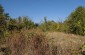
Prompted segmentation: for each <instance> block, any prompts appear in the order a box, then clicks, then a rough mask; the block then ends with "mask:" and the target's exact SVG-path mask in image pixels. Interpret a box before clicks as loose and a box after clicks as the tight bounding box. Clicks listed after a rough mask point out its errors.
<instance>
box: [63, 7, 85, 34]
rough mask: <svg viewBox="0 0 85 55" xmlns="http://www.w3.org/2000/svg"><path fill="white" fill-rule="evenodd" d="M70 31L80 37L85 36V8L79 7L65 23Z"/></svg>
mask: <svg viewBox="0 0 85 55" xmlns="http://www.w3.org/2000/svg"><path fill="white" fill-rule="evenodd" d="M65 23H66V25H68V31H69V32H71V33H74V34H78V35H85V8H84V7H82V6H79V7H78V8H77V9H75V11H74V12H72V13H71V14H70V15H69V17H68V19H67V20H66V21H65Z"/></svg>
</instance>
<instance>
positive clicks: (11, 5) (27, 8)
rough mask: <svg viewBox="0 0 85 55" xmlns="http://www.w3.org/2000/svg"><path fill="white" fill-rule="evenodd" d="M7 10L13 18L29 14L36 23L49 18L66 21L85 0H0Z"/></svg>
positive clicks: (83, 4)
mask: <svg viewBox="0 0 85 55" xmlns="http://www.w3.org/2000/svg"><path fill="white" fill-rule="evenodd" d="M0 4H1V5H2V6H3V7H4V9H5V12H6V13H9V15H10V16H11V17H13V18H17V17H19V16H28V17H30V18H31V19H32V20H33V21H34V22H35V23H40V22H42V21H43V20H44V17H45V16H46V17H47V20H54V21H55V22H58V21H60V22H62V21H64V20H65V19H66V18H67V17H68V16H69V15H70V13H71V12H73V11H74V10H75V9H76V8H77V7H78V6H84V7H85V0H0Z"/></svg>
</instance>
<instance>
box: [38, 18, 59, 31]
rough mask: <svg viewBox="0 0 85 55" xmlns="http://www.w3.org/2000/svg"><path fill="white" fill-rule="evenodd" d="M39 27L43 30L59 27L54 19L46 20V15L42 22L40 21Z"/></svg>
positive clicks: (53, 29)
mask: <svg viewBox="0 0 85 55" xmlns="http://www.w3.org/2000/svg"><path fill="white" fill-rule="evenodd" d="M40 28H41V29H42V30H43V31H57V30H58V29H59V25H58V23H56V22H54V21H47V19H46V17H45V18H44V22H43V23H41V25H40Z"/></svg>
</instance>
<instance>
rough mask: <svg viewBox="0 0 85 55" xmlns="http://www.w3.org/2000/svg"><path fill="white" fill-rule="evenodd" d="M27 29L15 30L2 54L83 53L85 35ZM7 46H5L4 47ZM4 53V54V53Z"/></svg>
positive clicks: (8, 38) (73, 54) (48, 54)
mask: <svg viewBox="0 0 85 55" xmlns="http://www.w3.org/2000/svg"><path fill="white" fill-rule="evenodd" d="M34 31H36V30H25V31H23V30H22V31H21V32H13V33H12V34H11V35H10V37H7V39H6V42H5V44H4V45H2V47H1V49H0V51H1V52H0V55H3V54H5V55H7V54H8V55H81V54H82V48H81V47H82V45H83V44H84V43H85V37H84V36H79V35H74V34H66V33H63V32H42V31H36V32H34ZM4 46H5V47H4ZM2 53H3V54H2Z"/></svg>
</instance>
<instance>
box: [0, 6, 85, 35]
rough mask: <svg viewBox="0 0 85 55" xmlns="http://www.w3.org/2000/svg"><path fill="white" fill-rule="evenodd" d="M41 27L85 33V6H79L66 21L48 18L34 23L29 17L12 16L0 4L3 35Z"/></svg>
mask: <svg viewBox="0 0 85 55" xmlns="http://www.w3.org/2000/svg"><path fill="white" fill-rule="evenodd" d="M35 28H36V29H37V28H38V29H41V30H42V31H61V32H66V33H73V34H77V35H85V7H83V6H79V7H77V8H76V9H75V10H74V11H73V12H72V13H71V14H70V15H69V16H68V17H67V19H66V20H65V21H64V22H55V21H53V20H51V21H50V20H47V17H44V21H43V22H42V23H40V24H38V23H34V22H33V21H32V20H31V19H30V18H29V17H27V16H24V17H22V16H21V17H18V18H15V19H14V18H11V17H10V16H9V14H8V13H5V12H4V8H3V6H2V5H0V35H1V36H3V35H4V34H5V33H7V32H8V31H13V30H18V31H20V30H22V29H35Z"/></svg>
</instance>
